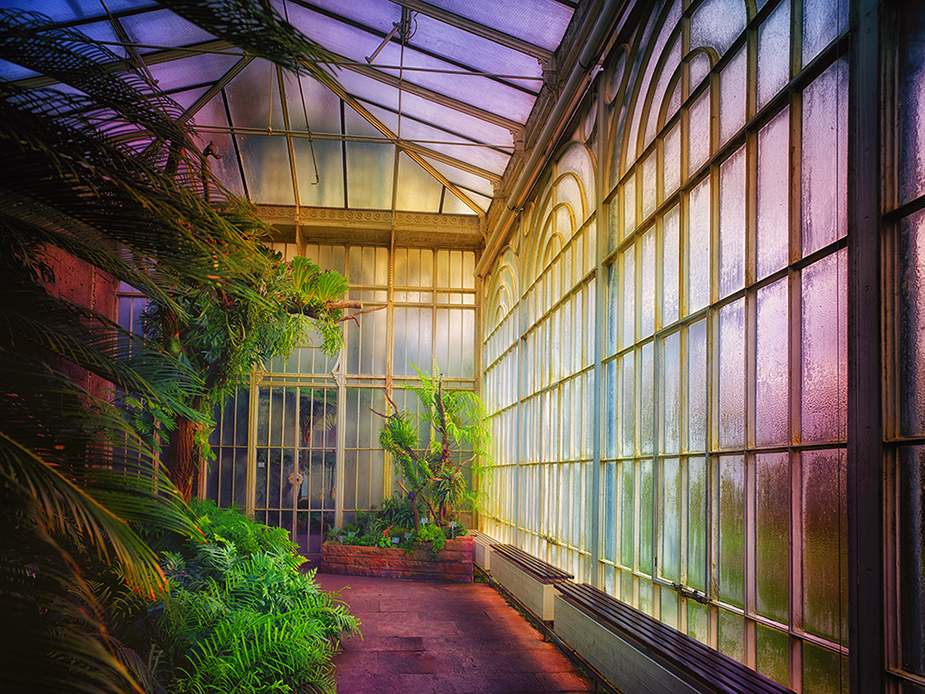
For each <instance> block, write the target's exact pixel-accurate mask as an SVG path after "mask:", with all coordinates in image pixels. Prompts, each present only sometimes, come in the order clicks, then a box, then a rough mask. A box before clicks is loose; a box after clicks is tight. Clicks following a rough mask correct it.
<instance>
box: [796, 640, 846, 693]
mask: <svg viewBox="0 0 925 694" xmlns="http://www.w3.org/2000/svg"><path fill="white" fill-rule="evenodd" d="M847 691H848V658H847V657H844V656H841V655H839V654H838V653H835V652H833V651H830V650H828V649H825V648H822V647H821V646H817V645H815V644H813V643H809V642H808V641H804V642H803V694H842V693H843V692H847Z"/></svg>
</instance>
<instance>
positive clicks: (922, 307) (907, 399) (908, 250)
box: [898, 210, 925, 436]
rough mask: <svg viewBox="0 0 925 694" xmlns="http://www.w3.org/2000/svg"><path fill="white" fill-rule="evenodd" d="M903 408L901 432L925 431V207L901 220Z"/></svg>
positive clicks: (901, 387) (901, 410)
mask: <svg viewBox="0 0 925 694" xmlns="http://www.w3.org/2000/svg"><path fill="white" fill-rule="evenodd" d="M899 257H900V259H901V263H902V267H901V281H900V283H899V286H900V295H899V374H900V377H899V384H898V386H899V411H900V433H901V434H902V435H903V436H917V435H921V434H923V433H925V354H923V353H922V350H923V347H925V342H923V341H922V339H921V336H922V335H923V334H925V210H921V211H919V212H916V213H915V214H913V215H911V216H909V217H906V218H905V219H903V220H902V222H901V223H900V238H899Z"/></svg>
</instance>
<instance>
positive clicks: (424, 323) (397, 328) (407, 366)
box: [364, 306, 434, 376]
mask: <svg viewBox="0 0 925 694" xmlns="http://www.w3.org/2000/svg"><path fill="white" fill-rule="evenodd" d="M364 317H365V316H364ZM393 326H394V327H393V329H394V338H393V345H392V350H393V352H392V354H393V363H392V369H393V373H394V374H396V375H399V376H416V375H417V373H416V372H415V370H414V368H413V366H417V367H418V368H419V369H423V370H424V371H429V370H430V367H431V359H432V355H433V329H434V326H433V310H432V309H430V308H417V307H411V306H396V307H395V310H394V318H393ZM412 365H413V366H412Z"/></svg>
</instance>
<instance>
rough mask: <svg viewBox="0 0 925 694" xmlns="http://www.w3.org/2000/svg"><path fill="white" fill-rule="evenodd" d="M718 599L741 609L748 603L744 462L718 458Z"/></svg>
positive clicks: (735, 456)
mask: <svg viewBox="0 0 925 694" xmlns="http://www.w3.org/2000/svg"><path fill="white" fill-rule="evenodd" d="M719 597H720V599H721V600H723V601H724V602H728V603H730V604H732V605H736V606H738V607H742V606H743V604H744V599H745V458H743V457H742V456H740V455H727V456H722V457H720V458H719Z"/></svg>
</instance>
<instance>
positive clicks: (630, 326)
mask: <svg viewBox="0 0 925 694" xmlns="http://www.w3.org/2000/svg"><path fill="white" fill-rule="evenodd" d="M635 277H636V249H635V247H634V246H630V247H629V248H628V249H627V250H626V251H625V252H624V253H623V332H622V338H623V339H622V340H621V341H620V345H621V346H623V347H628V346H630V345H631V344H633V343H634V342H635V341H636V281H635Z"/></svg>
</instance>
